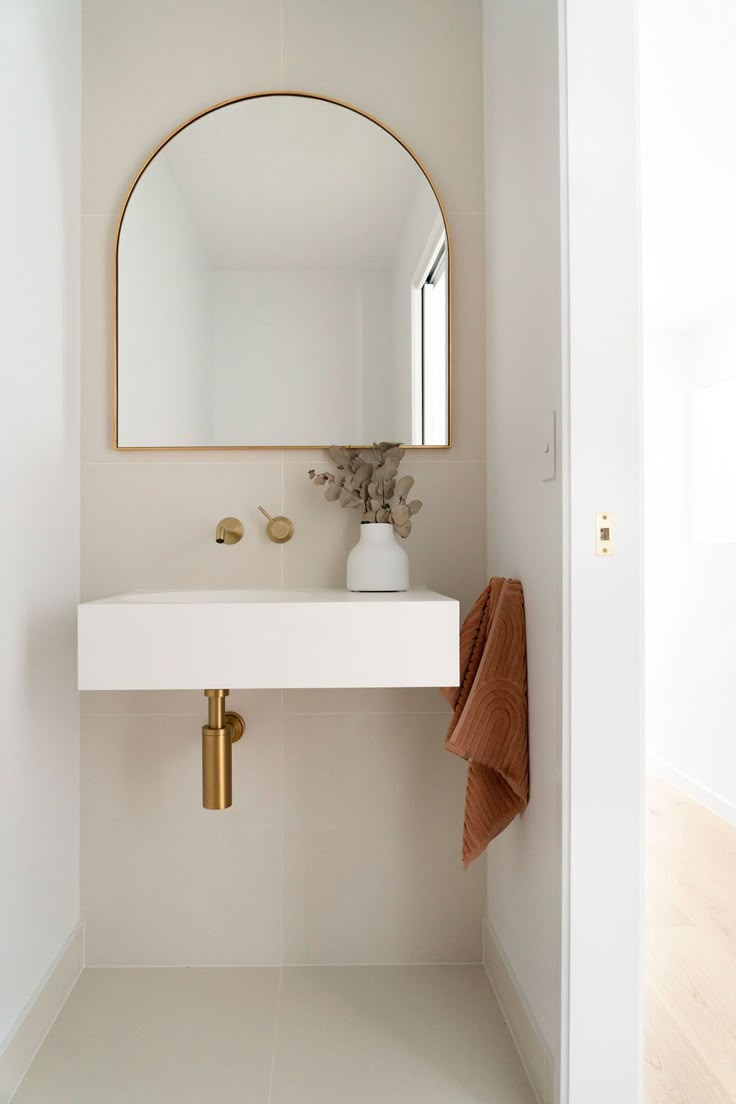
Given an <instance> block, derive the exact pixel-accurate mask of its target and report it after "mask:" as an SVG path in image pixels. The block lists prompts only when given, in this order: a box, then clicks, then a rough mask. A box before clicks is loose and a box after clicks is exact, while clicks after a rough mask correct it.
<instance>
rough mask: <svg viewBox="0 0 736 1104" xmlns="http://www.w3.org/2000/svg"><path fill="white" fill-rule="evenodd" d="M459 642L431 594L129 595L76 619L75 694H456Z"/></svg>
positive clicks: (454, 608)
mask: <svg viewBox="0 0 736 1104" xmlns="http://www.w3.org/2000/svg"><path fill="white" fill-rule="evenodd" d="M458 641H459V607H458V603H457V601H455V599H453V598H448V597H446V596H445V595H443V594H436V593H435V592H434V591H431V590H423V589H415V590H409V591H406V592H405V593H401V594H355V593H351V592H349V591H346V590H318V589H313V590H308V589H305V590H171V591H138V592H133V593H130V594H118V595H115V596H114V597H111V598H102V599H99V600H98V601H95V602H85V603H83V604H82V605H81V606H80V607H79V688H80V690H190V689H199V690H201V689H204V688H207V687H223V686H228V687H229V686H233V687H239V688H262V689H271V688H277V689H278V688H282V689H288V688H304V687H371V686H456V685H457V682H458V677H459V666H458V665H459V655H458Z"/></svg>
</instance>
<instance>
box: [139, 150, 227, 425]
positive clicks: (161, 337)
mask: <svg viewBox="0 0 736 1104" xmlns="http://www.w3.org/2000/svg"><path fill="white" fill-rule="evenodd" d="M124 226H125V233H124V234H122V236H121V240H120V253H119V257H118V265H119V272H120V285H121V287H122V288H123V292H124V293H123V294H122V295H121V297H120V299H119V305H118V311H119V332H118V350H119V356H120V360H121V363H124V364H125V373H124V375H123V376H122V377H121V382H122V386H121V387H120V390H119V394H118V412H119V426H120V430H119V437H120V442H119V443H120V444H121V445H139V446H140V445H151V444H169V445H200V444H202V443H203V442H208V441H212V440H214V439H215V438H213V436H212V431H213V403H212V388H211V386H210V385H209V374H208V371H207V366H208V365H209V364H210V363H211V358H212V347H213V313H214V312H213V305H212V295H213V272H212V265H211V263H210V259H209V257H208V256H207V251H206V249H205V246H204V243H203V242H202V239H201V236H200V233H199V231H198V229H197V227H196V224H195V222H194V220H193V218H192V215H191V212H190V211H189V208H188V206H187V203H186V201H185V199H184V196H183V195H182V192H181V189H180V187H179V185H178V183H177V181H176V179H175V177H174V174H173V173H172V171H171V169H170V168H169V164H168V161H167V159H166V153H165V152H164V153H162V154H161V155H160V156H159V157H157V158H156V160H155V161H154V163H153V164H152V165H151V167H150V168H149V169H148V170H147V173H146V179H145V187H143V186H141V187H140V188H136V189H135V191H134V192H133V195H132V196H131V199H130V203H129V204H128V209H127V211H126V213H125V222H124ZM151 226H155V227H156V233H155V234H151V232H150V227H151Z"/></svg>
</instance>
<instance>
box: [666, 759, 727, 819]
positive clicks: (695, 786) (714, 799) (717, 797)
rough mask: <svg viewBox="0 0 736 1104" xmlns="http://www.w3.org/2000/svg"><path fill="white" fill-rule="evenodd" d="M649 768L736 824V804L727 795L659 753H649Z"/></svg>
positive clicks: (713, 811) (699, 803)
mask: <svg viewBox="0 0 736 1104" xmlns="http://www.w3.org/2000/svg"><path fill="white" fill-rule="evenodd" d="M647 768H648V769H649V770H650V771H651V773H652V774H656V775H658V777H659V778H664V780H665V782H671V783H672V785H673V786H676V787H677V789H678V790H682V792H683V793H686V794H687V795H688V797H691V798H692V799H693V801H697V803H698V805H703V806H705V808H706V809H710V811H711V812H712V813H715V814H716V816H719V817H721V819H722V820H725V821H727V822H728V823H729V824H734V825H736V804H735V803H734V802H733V801H729V800H728V798H727V797H723V796H722V795H721V794H719V793H716V791H715V790H711V789H709V788H708V786H704V785H703V784H702V782H696V781H695V779H694V778H691V777H690V775H689V774H685V772H684V771H681V770H680V769H679V768H678V767H673V766H672V764H671V763H668V762H667V761H666V760H665V759H660V758H659V756H658V755H647Z"/></svg>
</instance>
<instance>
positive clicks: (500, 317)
mask: <svg viewBox="0 0 736 1104" xmlns="http://www.w3.org/2000/svg"><path fill="white" fill-rule="evenodd" d="M557 35H558V21H557V5H556V3H554V2H545V0H525V2H520V0H487V2H486V4H485V5H484V28H483V40H484V72H485V108H486V116H485V146H486V269H487V274H488V283H487V288H488V290H487V335H488V336H487V350H488V352H487V369H488V395H487V407H488V570H489V573H490V574H493V575H508V576H515V577H518V578H520V579H521V580H522V583H523V585H524V593H525V599H526V619H527V644H528V663H529V724H530V780H531V781H530V785H531V794H530V802H529V807H528V809H527V811H526V812H525V813H524V814H523V816H521V817H520V818H518V819H517V820H516V821H515V822H514V823H513V824H512V825H511V826H510V828H509V829H508V830H507V831H506V832H504V833H503V834H502V835H501V836H500V837H499V838H498V839H497V840H496V841H494V842H493V843H492V844H491V846H490V848H489V851H488V900H487V917H488V921H489V924H490V926H491V929H492V932H493V934H494V936H495V939H496V940H497V942H498V944H499V945H500V947H501V948H502V951H503V953H504V955H505V957H506V959H507V961H508V964H509V966H510V969H511V971H512V973H513V975H514V976H515V979H516V984H517V986H518V989H519V991H520V993H521V996H522V999H523V1000H524V1001H525V1002H526V1006H527V1009H528V1011H529V1014H530V1017H531V1019H532V1020H533V1021H534V1024H535V1027H536V1029H537V1030H538V1032H539V1034H540V1035H541V1037H542V1040H543V1043H544V1045H545V1046H546V1049H547V1051H548V1053H549V1055H550V1056H551V1058H552V1061H553V1062H554V1063H555V1065H556V1067H557V1069H559V1054H560V999H561V998H560V969H561V967H560V944H561V938H562V931H561V908H562V905H561V897H560V892H561V870H562V835H561V833H562V827H561V802H560V782H561V770H562V704H561V681H562V491H561V474H560V472H559V457H558V458H557V468H558V475H557V478H556V479H551V480H547V481H545V479H544V477H545V475H546V474H547V473H546V472H545V470H544V467H543V449H544V444H545V443H546V441H547V435H546V434H547V424H548V422H549V421H550V420H551V418H552V416H553V412H555V411H556V412H557V417H558V419H559V417H560V412H561V381H562V363H561V356H562V351H561V256H560V154H559V128H560V118H559V89H558V59H557V50H558V46H557ZM528 1062H529V1063H531V1062H533V1059H531V1058H529V1059H528Z"/></svg>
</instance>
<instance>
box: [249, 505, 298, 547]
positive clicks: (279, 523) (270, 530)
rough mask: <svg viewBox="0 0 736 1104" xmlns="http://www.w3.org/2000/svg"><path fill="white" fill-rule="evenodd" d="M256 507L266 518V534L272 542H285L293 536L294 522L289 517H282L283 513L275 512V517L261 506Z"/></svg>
mask: <svg viewBox="0 0 736 1104" xmlns="http://www.w3.org/2000/svg"><path fill="white" fill-rule="evenodd" d="M258 509H259V510H260V511H261V513H262V514H263V516H264V517H265V518H266V519H267V521H268V524H267V525H266V536H267V537H268V539H269V540H270V541H273V543H274V544H286V542H287V541H290V540H291V538H292V537H293V536H294V522H293V521H292V520H291V518H288V517H284V515H283V514H277V515H276V517H271V515H270V514H269V513H267V512H266V510H264V509H263V507H262V506H259V507H258Z"/></svg>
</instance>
